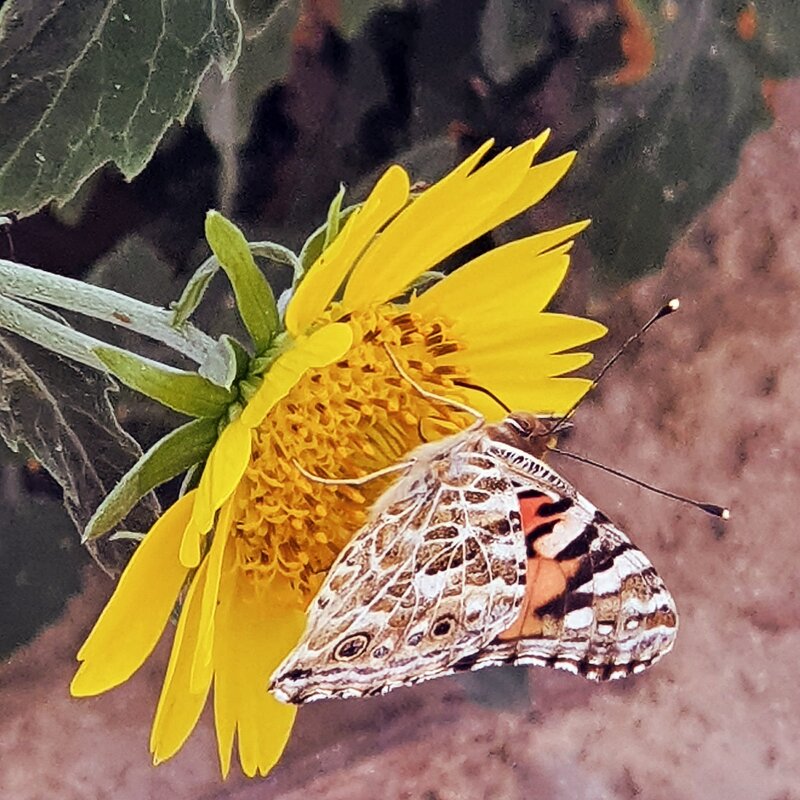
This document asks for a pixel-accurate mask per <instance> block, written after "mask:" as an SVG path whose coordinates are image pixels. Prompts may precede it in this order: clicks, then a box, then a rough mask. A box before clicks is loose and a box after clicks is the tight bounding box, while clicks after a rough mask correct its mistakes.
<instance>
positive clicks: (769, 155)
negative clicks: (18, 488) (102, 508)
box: [0, 82, 800, 800]
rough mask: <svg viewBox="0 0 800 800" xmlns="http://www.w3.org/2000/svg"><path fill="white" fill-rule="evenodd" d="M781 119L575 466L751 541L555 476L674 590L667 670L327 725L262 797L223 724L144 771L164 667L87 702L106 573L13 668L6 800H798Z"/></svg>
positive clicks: (4, 745)
mask: <svg viewBox="0 0 800 800" xmlns="http://www.w3.org/2000/svg"><path fill="white" fill-rule="evenodd" d="M774 109H775V114H776V119H775V123H774V125H773V126H772V127H771V129H770V130H768V131H765V132H762V133H759V134H757V135H755V136H754V137H753V138H752V139H751V141H750V142H749V143H748V144H747V145H746V147H745V148H744V150H743V152H742V155H741V159H740V167H739V172H738V175H737V177H736V179H735V180H734V181H733V183H732V184H731V185H730V186H729V188H728V189H727V190H726V191H724V192H723V193H722V194H721V195H720V197H718V199H717V200H716V201H715V202H714V203H713V204H712V206H711V207H710V208H709V209H708V210H707V211H706V212H705V213H703V214H702V215H701V217H700V218H699V219H698V221H697V222H696V223H695V225H694V226H693V227H692V228H691V230H690V231H689V232H688V233H687V234H686V235H685V236H684V237H683V239H682V240H681V241H680V242H679V243H678V244H677V245H676V246H675V247H674V248H673V250H672V252H671V254H670V256H669V258H668V262H667V264H666V265H665V268H664V269H663V271H662V272H660V273H659V274H658V275H655V276H652V277H650V278H648V279H646V280H643V281H641V282H639V283H638V284H636V285H634V286H632V287H629V288H628V289H627V290H625V291H624V292H622V293H621V294H620V295H619V296H616V297H614V298H612V299H610V300H609V301H608V302H607V304H605V305H603V306H601V307H600V309H599V310H598V315H599V316H601V317H602V318H603V319H604V320H606V321H607V322H608V323H609V325H610V326H611V328H612V330H613V331H615V332H616V334H615V336H614V337H611V338H612V339H613V338H616V339H621V338H622V337H623V335H624V334H625V333H627V332H628V331H630V330H631V329H632V328H633V326H634V325H635V324H636V323H637V322H638V321H642V320H644V319H645V318H646V316H647V315H648V314H649V313H650V312H651V311H652V310H653V309H654V308H656V307H657V306H658V305H659V304H660V303H661V302H662V301H663V300H665V299H667V298H669V297H672V296H676V295H677V296H679V297H680V298H681V300H682V303H683V306H682V310H681V311H680V312H679V314H676V315H675V316H673V317H671V318H670V319H669V320H668V321H664V322H662V323H660V324H659V327H658V328H657V329H656V330H654V332H653V333H652V334H651V335H650V336H649V338H648V340H647V342H646V343H645V344H643V345H641V346H639V347H638V348H637V349H636V350H635V351H633V352H631V353H629V354H628V355H627V356H626V357H625V359H624V361H623V362H622V363H621V364H620V366H619V367H618V368H617V370H616V372H615V374H614V375H613V377H610V378H609V379H608V380H607V382H606V383H605V384H604V385H603V386H602V387H601V388H600V389H599V390H598V392H597V394H596V396H595V397H594V398H592V400H591V401H588V402H587V403H586V404H585V407H583V408H582V409H581V411H580V413H579V415H578V417H577V419H576V430H575V432H574V433H573V434H572V435H571V436H570V437H569V440H568V442H567V443H566V446H568V447H569V448H570V449H572V450H574V451H575V452H579V453H585V454H587V455H591V456H592V457H594V458H597V459H600V460H602V461H605V462H607V463H609V464H610V465H613V466H615V467H618V468H621V469H624V470H626V471H628V472H630V473H633V474H634V475H637V476H642V477H646V478H647V479H648V480H651V481H652V482H654V483H656V484H658V485H661V486H664V487H668V488H672V489H675V490H677V491H684V492H687V493H690V494H692V495H695V496H700V497H701V498H702V499H709V500H713V501H717V502H724V503H729V504H730V505H731V507H732V510H733V519H732V520H731V521H730V522H729V523H728V524H727V525H725V526H722V525H721V524H718V523H717V522H715V521H714V520H712V519H710V518H706V517H705V516H703V515H702V514H700V513H698V512H695V511H693V510H692V509H689V508H685V507H682V506H680V505H678V504H675V503H671V502H670V501H667V500H664V499H662V498H659V497H656V496H654V495H652V494H649V493H647V492H644V491H642V490H640V489H638V488H635V487H632V486H629V485H626V484H623V483H621V482H619V481H617V480H616V479H614V478H612V477H610V476H608V475H604V474H603V473H601V472H599V471H597V470H592V469H588V468H586V467H582V466H580V465H576V464H574V463H567V462H565V461H563V460H560V461H559V462H558V464H557V466H558V467H559V468H560V469H561V470H562V471H563V472H564V473H565V474H566V475H567V476H569V477H570V478H571V479H572V480H573V481H574V482H575V483H577V484H578V485H579V486H580V488H581V489H582V491H583V492H584V493H585V494H586V495H587V496H589V497H590V498H591V499H592V500H594V502H596V503H597V504H599V505H600V506H601V507H602V508H603V509H604V510H605V511H606V512H607V513H608V514H609V515H610V516H611V517H612V518H614V519H615V520H616V521H617V522H618V523H619V524H620V525H621V526H622V527H623V528H624V529H626V530H627V531H628V532H629V533H630V534H631V535H632V538H633V539H634V540H635V541H636V542H637V544H639V545H640V546H641V547H642V548H643V549H644V550H645V551H646V552H647V553H648V554H649V555H650V557H651V558H652V560H653V561H654V562H655V564H656V565H657V567H658V568H659V571H660V572H661V574H662V575H663V577H664V578H665V580H666V582H667V584H668V585H669V586H670V588H671V589H672V592H673V594H674V595H675V597H676V599H677V602H678V605H679V609H680V612H681V631H680V635H679V637H678V643H677V646H676V648H675V651H674V652H673V653H672V654H671V655H670V656H668V657H667V658H666V659H665V660H664V661H663V662H661V663H660V664H659V665H657V666H656V667H654V668H653V669H652V670H650V671H649V672H647V673H645V674H644V675H641V676H637V677H635V678H631V679H629V680H627V681H623V682H618V683H614V684H610V685H607V686H593V685H590V684H588V683H586V682H584V681H582V679H579V678H574V677H572V676H570V675H567V674H551V673H548V672H546V671H545V670H533V671H531V674H530V684H531V698H532V699H531V700H530V702H519V703H517V704H516V706H514V707H507V708H504V709H501V710H498V709H495V708H490V707H488V706H484V705H478V704H476V703H474V702H472V701H471V700H470V699H469V698H468V696H467V694H466V693H465V690H464V686H463V684H462V683H461V682H460V681H459V680H457V679H445V680H441V681H434V682H432V683H429V684H426V685H423V686H419V687H415V688H411V689H406V690H400V691H398V692H395V693H393V694H391V695H389V696H387V697H384V698H379V699H374V700H365V701H357V702H354V701H350V702H339V703H337V702H333V703H327V704H317V705H316V706H311V707H309V708H307V709H304V710H303V711H302V712H301V713H300V715H299V721H298V724H297V727H296V730H295V737H294V739H293V741H292V743H291V745H290V747H289V750H288V751H287V753H286V757H285V758H284V760H283V762H282V764H281V765H280V766H279V767H278V768H277V769H276V770H275V771H274V772H273V774H272V775H271V776H270V777H269V778H268V779H266V780H265V781H246V780H244V779H242V778H240V777H233V778H231V779H229V780H228V781H227V782H225V783H222V782H221V781H220V780H219V778H218V774H217V765H216V757H215V752H214V743H213V736H212V732H211V725H210V718H209V717H208V716H206V717H205V718H204V719H203V721H202V723H201V724H200V726H199V728H198V730H197V731H196V732H195V734H194V735H193V737H192V738H191V739H190V742H189V744H188V745H187V747H186V748H185V750H184V751H183V752H182V753H181V754H179V755H178V756H177V757H176V758H175V759H174V760H173V761H171V762H169V763H167V764H165V765H162V766H160V767H158V768H153V767H151V766H150V763H149V758H148V755H147V750H146V748H147V736H148V728H149V723H150V718H151V714H152V709H153V705H154V702H155V693H156V691H157V688H158V686H159V683H160V678H161V674H162V670H163V667H164V662H165V655H166V650H165V647H164V646H163V644H162V646H161V647H160V649H159V651H158V653H157V655H156V657H154V658H153V659H151V660H150V661H149V662H148V663H147V665H146V666H145V667H144V668H143V669H142V670H141V672H140V674H139V675H137V676H136V677H135V678H134V679H133V680H132V681H131V682H129V684H128V685H127V686H125V687H123V688H121V689H119V690H117V691H115V692H112V693H110V694H109V695H107V696H104V697H100V698H96V699H92V700H80V701H77V700H72V699H70V698H69V696H68V692H67V684H68V681H69V678H70V676H71V673H72V669H73V664H74V662H73V658H74V652H75V649H76V647H77V646H78V644H79V643H80V641H81V640H82V638H83V635H84V634H85V632H86V631H87V630H88V628H89V626H90V624H91V621H92V620H93V618H94V617H95V615H96V614H97V612H98V610H99V609H100V607H101V604H102V602H103V599H104V597H105V596H106V595H107V593H108V591H109V588H110V587H109V586H108V585H107V581H106V580H105V579H104V578H102V577H100V576H98V575H97V574H96V573H92V574H91V575H89V576H88V577H87V582H86V589H85V591H84V593H83V594H82V595H81V596H80V597H78V598H76V599H74V600H73V601H72V602H71V603H70V605H69V607H68V608H67V610H66V613H65V615H64V617H63V618H62V619H61V621H60V622H59V623H58V624H57V625H55V626H54V627H52V628H51V629H50V630H48V631H46V632H45V633H43V634H42V635H41V636H40V637H39V638H38V639H37V640H36V641H34V642H33V643H32V644H31V645H30V646H29V647H27V648H25V649H23V650H21V651H19V652H18V653H17V654H16V655H15V656H14V658H13V659H12V660H11V661H10V663H8V664H5V665H3V667H2V668H0V709H2V713H0V765H2V766H1V767H0V797H3V798H14V800H17V799H19V800H27V798H31V799H33V798H44V797H53V796H57V797H60V798H66V799H67V800H71V798H76V799H77V798H80V800H88V799H89V798H101V797H114V798H115V800H133V799H134V798H137V799H138V798H162V797H165V798H166V797H169V798H197V797H202V798H236V800H251V799H252V800H254V799H255V798H267V797H280V798H282V799H283V800H306V799H307V798H311V797H313V798H326V800H339V799H340V798H341V800H345V798H346V799H347V800H359V799H360V798H364V799H365V800H366V799H367V798H375V797H382V798H409V800H454V799H455V798H458V799H459V800H473V798H475V799H476V800H477V798H508V799H509V800H516V799H517V798H520V800H521V799H522V798H529V797H536V798H542V799H543V800H550V799H552V800H561V799H562V798H564V799H571V798H592V800H595V799H598V800H599V799H600V798H623V799H624V798H634V797H644V798H648V799H649V798H653V799H654V800H661V798H664V800H666V799H667V798H670V799H672V798H729V799H730V800H738V799H739V798H741V800H759V799H761V798H763V800H790V799H792V798H800V748H798V746H797V742H798V740H800V684H798V682H797V680H796V679H795V673H796V671H797V663H798V660H799V659H800V627H798V622H799V621H800V595H799V594H798V591H797V585H798V579H797V575H796V571H797V567H796V565H797V563H798V559H797V555H796V553H797V544H796V540H797V538H798V533H797V523H796V521H795V518H796V516H797V510H796V507H795V505H794V503H795V500H797V499H798V497H799V496H800V422H796V421H795V419H800V414H798V413H797V411H798V409H800V399H798V398H800V365H798V361H797V358H796V353H797V352H798V350H800V304H798V302H797V298H799V297H800V263H798V262H799V261H800V256H798V255H797V254H798V253H800V225H798V214H799V211H800V83H798V82H790V83H786V84H784V85H783V86H782V87H780V88H779V89H778V90H777V92H776V94H775V97H774ZM612 344H613V341H611V342H609V343H607V344H606V345H605V348H606V349H608V348H609V347H610V346H611V345H612Z"/></svg>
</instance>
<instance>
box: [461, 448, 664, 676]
mask: <svg viewBox="0 0 800 800" xmlns="http://www.w3.org/2000/svg"><path fill="white" fill-rule="evenodd" d="M490 449H491V448H490ZM495 450H496V448H495ZM515 455H516V454H515ZM502 460H503V461H504V463H505V464H506V465H507V466H508V467H509V473H507V474H508V475H510V474H511V473H514V472H516V473H518V474H519V476H520V477H519V488H518V496H519V506H520V513H521V516H522V520H523V530H524V536H525V543H526V549H527V557H528V566H527V581H526V593H525V598H524V600H523V604H522V607H521V609H520V613H519V615H518V617H517V619H516V620H515V621H514V623H513V625H511V626H510V627H509V628H508V629H507V630H506V631H503V632H502V633H501V634H500V635H499V636H498V637H497V639H496V641H495V642H493V643H491V644H489V645H488V646H486V647H485V648H483V649H482V650H481V651H480V652H478V653H474V654H473V655H472V656H471V658H467V659H465V660H463V661H462V662H461V663H460V664H458V665H455V668H456V669H475V668H478V667H481V666H489V665H491V664H500V663H513V664H531V665H537V666H550V667H556V668H558V669H565V670H569V671H570V672H573V673H575V674H581V675H584V676H585V677H587V678H589V679H591V680H598V681H599V680H609V679H614V678H620V677H624V676H626V675H629V674H630V673H632V672H633V673H636V672H641V671H643V670H644V669H646V668H647V667H648V666H650V665H651V664H653V663H654V662H655V661H657V660H658V659H659V658H661V657H662V656H663V655H665V654H666V653H667V652H669V650H670V649H671V648H672V645H673V643H674V641H675V635H676V633H677V625H678V616H677V611H676V608H675V602H674V600H673V599H672V596H671V595H670V593H669V591H668V590H667V588H666V586H665V585H664V582H663V581H662V580H661V578H660V577H659V575H658V574H657V572H656V571H655V569H654V567H653V565H652V564H651V563H650V561H649V560H648V558H647V557H646V556H645V555H644V553H642V551H641V550H639V549H638V548H637V547H635V546H634V545H633V544H632V543H631V541H630V539H628V537H627V536H626V535H625V534H624V533H623V532H622V531H620V530H619V529H618V528H617V527H615V526H614V525H613V524H612V523H611V522H610V520H609V519H608V518H607V517H606V516H605V515H604V514H603V513H602V512H600V511H598V510H597V509H596V508H595V507H594V506H593V505H592V504H591V503H590V502H589V501H588V500H587V499H586V498H585V497H583V496H582V495H580V494H579V493H578V492H577V491H575V489H574V488H573V487H572V486H570V485H569V483H568V482H567V481H565V480H564V479H563V478H561V476H559V475H558V474H557V473H555V472H554V471H553V470H551V469H550V468H549V467H548V466H547V465H545V464H544V463H543V462H541V461H539V460H538V459H536V458H534V457H532V456H530V455H526V457H525V458H524V459H519V458H514V459H513V460H512V459H510V458H503V459H502Z"/></svg>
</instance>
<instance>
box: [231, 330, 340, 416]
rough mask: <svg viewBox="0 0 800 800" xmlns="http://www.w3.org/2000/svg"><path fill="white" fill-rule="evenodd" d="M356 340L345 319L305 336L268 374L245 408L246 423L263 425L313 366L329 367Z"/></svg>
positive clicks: (277, 359) (279, 357) (277, 361)
mask: <svg viewBox="0 0 800 800" xmlns="http://www.w3.org/2000/svg"><path fill="white" fill-rule="evenodd" d="M352 343H353V331H352V329H351V328H350V326H349V325H347V324H346V323H344V322H335V323H333V324H331V325H326V326H325V327H323V328H320V329H319V330H316V331H314V333H312V334H311V335H310V336H303V337H300V338H299V339H297V341H295V342H294V344H293V345H292V347H291V349H289V350H287V351H286V352H285V353H282V354H281V355H280V356H278V358H276V359H275V362H274V363H273V364H272V365H271V366H270V368H269V369H268V370H267V372H266V373H265V374H264V380H263V382H262V384H261V386H260V387H259V389H258V391H257V392H256V394H255V396H254V397H253V398H252V399H251V400H250V402H249V403H248V404H247V406H246V407H245V409H244V411H243V412H242V415H241V417H239V419H240V420H241V422H242V424H243V425H246V426H248V427H250V428H254V427H255V426H256V425H259V424H260V423H261V421H262V420H263V419H264V417H265V416H266V415H267V414H268V413H269V411H270V410H271V409H272V407H273V406H274V405H275V404H276V403H277V402H278V401H279V400H281V399H282V398H284V397H286V395H287V394H289V392H290V391H291V390H292V389H293V388H294V385H295V384H296V383H297V382H298V381H299V380H300V378H302V377H303V375H304V374H305V373H306V372H308V370H310V369H317V368H319V367H326V366H328V364H332V363H333V362H334V361H338V360H339V359H340V358H341V357H342V356H343V355H344V354H345V353H346V352H347V351H348V350H349V349H350V345H351V344H352Z"/></svg>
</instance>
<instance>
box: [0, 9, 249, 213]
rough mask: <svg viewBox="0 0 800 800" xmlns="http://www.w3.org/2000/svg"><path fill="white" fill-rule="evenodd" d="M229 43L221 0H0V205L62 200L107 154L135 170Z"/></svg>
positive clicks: (228, 56)
mask: <svg viewBox="0 0 800 800" xmlns="http://www.w3.org/2000/svg"><path fill="white" fill-rule="evenodd" d="M240 47H241V26H240V23H239V19H238V17H237V16H236V13H235V11H234V9H233V2H232V0H84V1H83V2H80V3H77V2H75V3H64V2H59V1H58V0H42V2H36V3H31V2H26V3H23V2H22V0H16V1H15V2H12V3H8V4H6V6H5V7H4V8H3V9H2V12H0V65H2V66H1V67H0V109H2V110H1V111H0V115H1V116H0V130H2V131H3V136H2V137H0V209H15V210H17V211H19V212H20V213H22V214H29V213H32V212H33V211H35V210H36V209H38V208H40V207H41V206H42V205H44V204H45V203H47V202H48V201H50V200H51V199H55V200H58V201H60V202H63V201H65V200H67V199H69V198H70V197H72V196H73V195H74V194H75V192H76V191H77V189H78V187H79V186H80V185H81V184H82V183H83V182H84V181H85V180H86V178H87V177H88V176H89V175H91V174H92V173H93V172H94V171H95V170H96V169H97V168H98V167H100V166H102V165H103V164H105V163H106V162H109V161H113V162H114V163H116V165H117V166H118V167H119V168H120V170H121V171H122V172H123V174H124V175H125V176H126V177H127V178H132V177H133V176H135V175H137V174H138V173H139V172H141V170H142V169H143V168H144V166H145V165H146V164H147V162H148V161H149V159H150V157H151V156H152V154H153V151H154V150H155V147H156V145H157V144H158V141H159V140H160V139H161V137H162V135H163V134H164V132H165V131H166V130H167V128H168V127H169V126H170V125H171V124H172V123H173V122H174V121H175V120H183V119H184V118H185V117H186V114H187V113H188V111H189V108H190V106H191V104H192V101H193V100H194V97H195V94H196V93H197V89H198V87H199V85H200V81H201V80H202V78H203V76H204V75H205V73H206V72H207V71H208V70H209V69H210V67H211V66H213V65H216V66H217V67H218V68H219V70H220V72H222V74H223V75H224V76H228V75H230V73H231V71H232V70H233V68H234V66H235V65H236V62H237V59H238V57H239V52H240Z"/></svg>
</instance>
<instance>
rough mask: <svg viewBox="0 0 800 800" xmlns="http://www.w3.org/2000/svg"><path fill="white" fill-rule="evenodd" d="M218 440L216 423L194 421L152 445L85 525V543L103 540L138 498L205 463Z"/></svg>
mask: <svg viewBox="0 0 800 800" xmlns="http://www.w3.org/2000/svg"><path fill="white" fill-rule="evenodd" d="M216 440H217V423H216V420H213V419H195V420H192V421H191V422H188V423H186V425H183V426H181V427H180V428H177V429H176V430H174V431H172V433H170V434H168V435H167V436H165V437H164V438H163V439H162V440H161V441H160V442H158V443H157V444H155V445H153V447H151V448H150V449H149V450H148V451H147V452H146V453H145V454H144V455H143V456H142V457H141V458H140V459H139V461H137V462H136V464H135V465H134V467H133V468H132V469H130V470H129V471H128V472H127V473H126V474H125V475H124V476H123V477H122V479H121V480H120V481H119V483H118V484H117V485H116V486H115V487H114V488H113V489H112V491H111V492H110V493H109V494H108V495H107V496H106V498H105V499H104V500H103V502H102V503H101V504H100V505H99V506H98V508H97V510H96V511H95V512H94V514H93V515H92V518H91V519H90V520H89V522H88V524H87V525H86V530H85V531H84V533H83V540H84V541H89V540H91V539H96V538H97V537H98V536H102V535H103V534H104V533H105V532H106V531H108V530H110V529H111V528H113V527H114V525H116V524H117V523H118V522H119V521H120V520H122V519H124V518H125V516H126V515H127V514H128V512H129V511H130V510H131V509H132V508H133V507H134V506H135V505H136V503H137V502H138V501H139V498H141V497H144V496H145V495H146V494H147V493H148V492H150V491H152V490H153V489H155V488H156V487H157V486H160V485H161V484H162V483H164V482H166V481H168V480H169V479H170V478H174V477H175V476H176V475H179V474H180V473H181V472H184V471H185V470H187V469H189V467H191V466H193V465H194V464H197V463H199V462H201V461H205V459H206V458H207V456H208V454H209V453H210V452H211V448H212V447H213V446H214V442H215V441H216Z"/></svg>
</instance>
